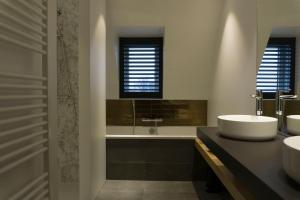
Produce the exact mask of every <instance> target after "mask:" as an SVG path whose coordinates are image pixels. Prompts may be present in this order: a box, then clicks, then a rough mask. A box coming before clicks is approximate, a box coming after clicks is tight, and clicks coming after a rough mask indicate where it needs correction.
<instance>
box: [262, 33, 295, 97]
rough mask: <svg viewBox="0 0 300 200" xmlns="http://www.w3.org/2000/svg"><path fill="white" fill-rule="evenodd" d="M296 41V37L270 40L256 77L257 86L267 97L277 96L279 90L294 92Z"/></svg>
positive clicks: (288, 92)
mask: <svg viewBox="0 0 300 200" xmlns="http://www.w3.org/2000/svg"><path fill="white" fill-rule="evenodd" d="M295 43H296V39H295V38H271V39H270V40H269V42H268V45H267V47H266V49H265V53H264V56H263V59H262V63H261V65H260V68H259V71H258V74H257V79H256V88H257V89H258V90H262V91H263V93H264V97H265V98H267V99H272V98H275V94H276V91H277V90H282V91H284V93H285V94H294V90H295V86H294V84H295Z"/></svg>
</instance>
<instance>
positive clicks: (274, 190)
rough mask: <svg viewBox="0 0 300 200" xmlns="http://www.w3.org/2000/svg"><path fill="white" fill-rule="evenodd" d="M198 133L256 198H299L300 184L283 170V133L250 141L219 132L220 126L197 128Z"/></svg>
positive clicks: (294, 199) (295, 199) (290, 199)
mask: <svg viewBox="0 0 300 200" xmlns="http://www.w3.org/2000/svg"><path fill="white" fill-rule="evenodd" d="M197 136H198V138H199V139H201V140H202V142H203V143H204V144H205V145H206V146H207V147H208V148H209V149H210V151H211V152H212V153H213V154H215V155H216V156H217V157H218V158H219V159H220V160H221V161H222V162H223V164H224V165H225V166H226V167H227V168H228V169H229V170H230V171H231V172H232V174H234V176H236V177H237V178H238V179H239V180H240V181H241V182H242V183H243V184H244V185H245V186H246V187H247V188H248V190H249V191H250V192H251V193H252V194H253V196H254V197H255V199H257V200H265V199H270V200H277V199H286V200H299V199H300V186H299V185H298V184H297V183H295V182H294V181H292V180H291V179H290V178H289V177H287V175H286V174H285V172H284V171H283V167H282V160H281V159H282V142H283V139H284V138H285V137H284V136H281V135H278V136H277V137H276V138H275V139H274V140H271V141H265V142H247V141H239V140H232V139H227V138H224V137H222V136H220V135H219V134H218V129H217V128H210V127H201V128H198V129H197ZM299 170H300V169H299Z"/></svg>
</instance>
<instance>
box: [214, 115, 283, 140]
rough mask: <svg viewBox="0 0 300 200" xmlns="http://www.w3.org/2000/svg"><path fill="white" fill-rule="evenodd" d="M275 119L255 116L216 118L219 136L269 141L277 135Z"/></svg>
mask: <svg viewBox="0 0 300 200" xmlns="http://www.w3.org/2000/svg"><path fill="white" fill-rule="evenodd" d="M277 121H278V120H277V119H276V118H273V117H264V116H255V115H223V116H219V117H218V126H219V131H220V134H221V135H223V136H225V137H229V138H233V139H239V140H255V141H259V140H269V139H272V138H274V137H275V136H276V135H277Z"/></svg>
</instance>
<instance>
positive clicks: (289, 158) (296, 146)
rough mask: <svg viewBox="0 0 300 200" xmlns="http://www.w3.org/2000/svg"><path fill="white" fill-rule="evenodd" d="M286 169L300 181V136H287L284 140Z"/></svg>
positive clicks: (290, 175) (284, 165)
mask: <svg viewBox="0 0 300 200" xmlns="http://www.w3.org/2000/svg"><path fill="white" fill-rule="evenodd" d="M282 161H283V168H284V171H285V172H286V173H287V174H288V175H289V177H291V178H292V179H294V180H295V181H296V182H298V183H300V171H299V169H300V136H294V137H289V138H286V139H285V140H284V141H283V160H282Z"/></svg>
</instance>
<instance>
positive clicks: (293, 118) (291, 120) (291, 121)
mask: <svg viewBox="0 0 300 200" xmlns="http://www.w3.org/2000/svg"><path fill="white" fill-rule="evenodd" d="M286 118H287V129H288V132H289V133H291V134H293V135H300V115H289V116H287V117H286Z"/></svg>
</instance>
